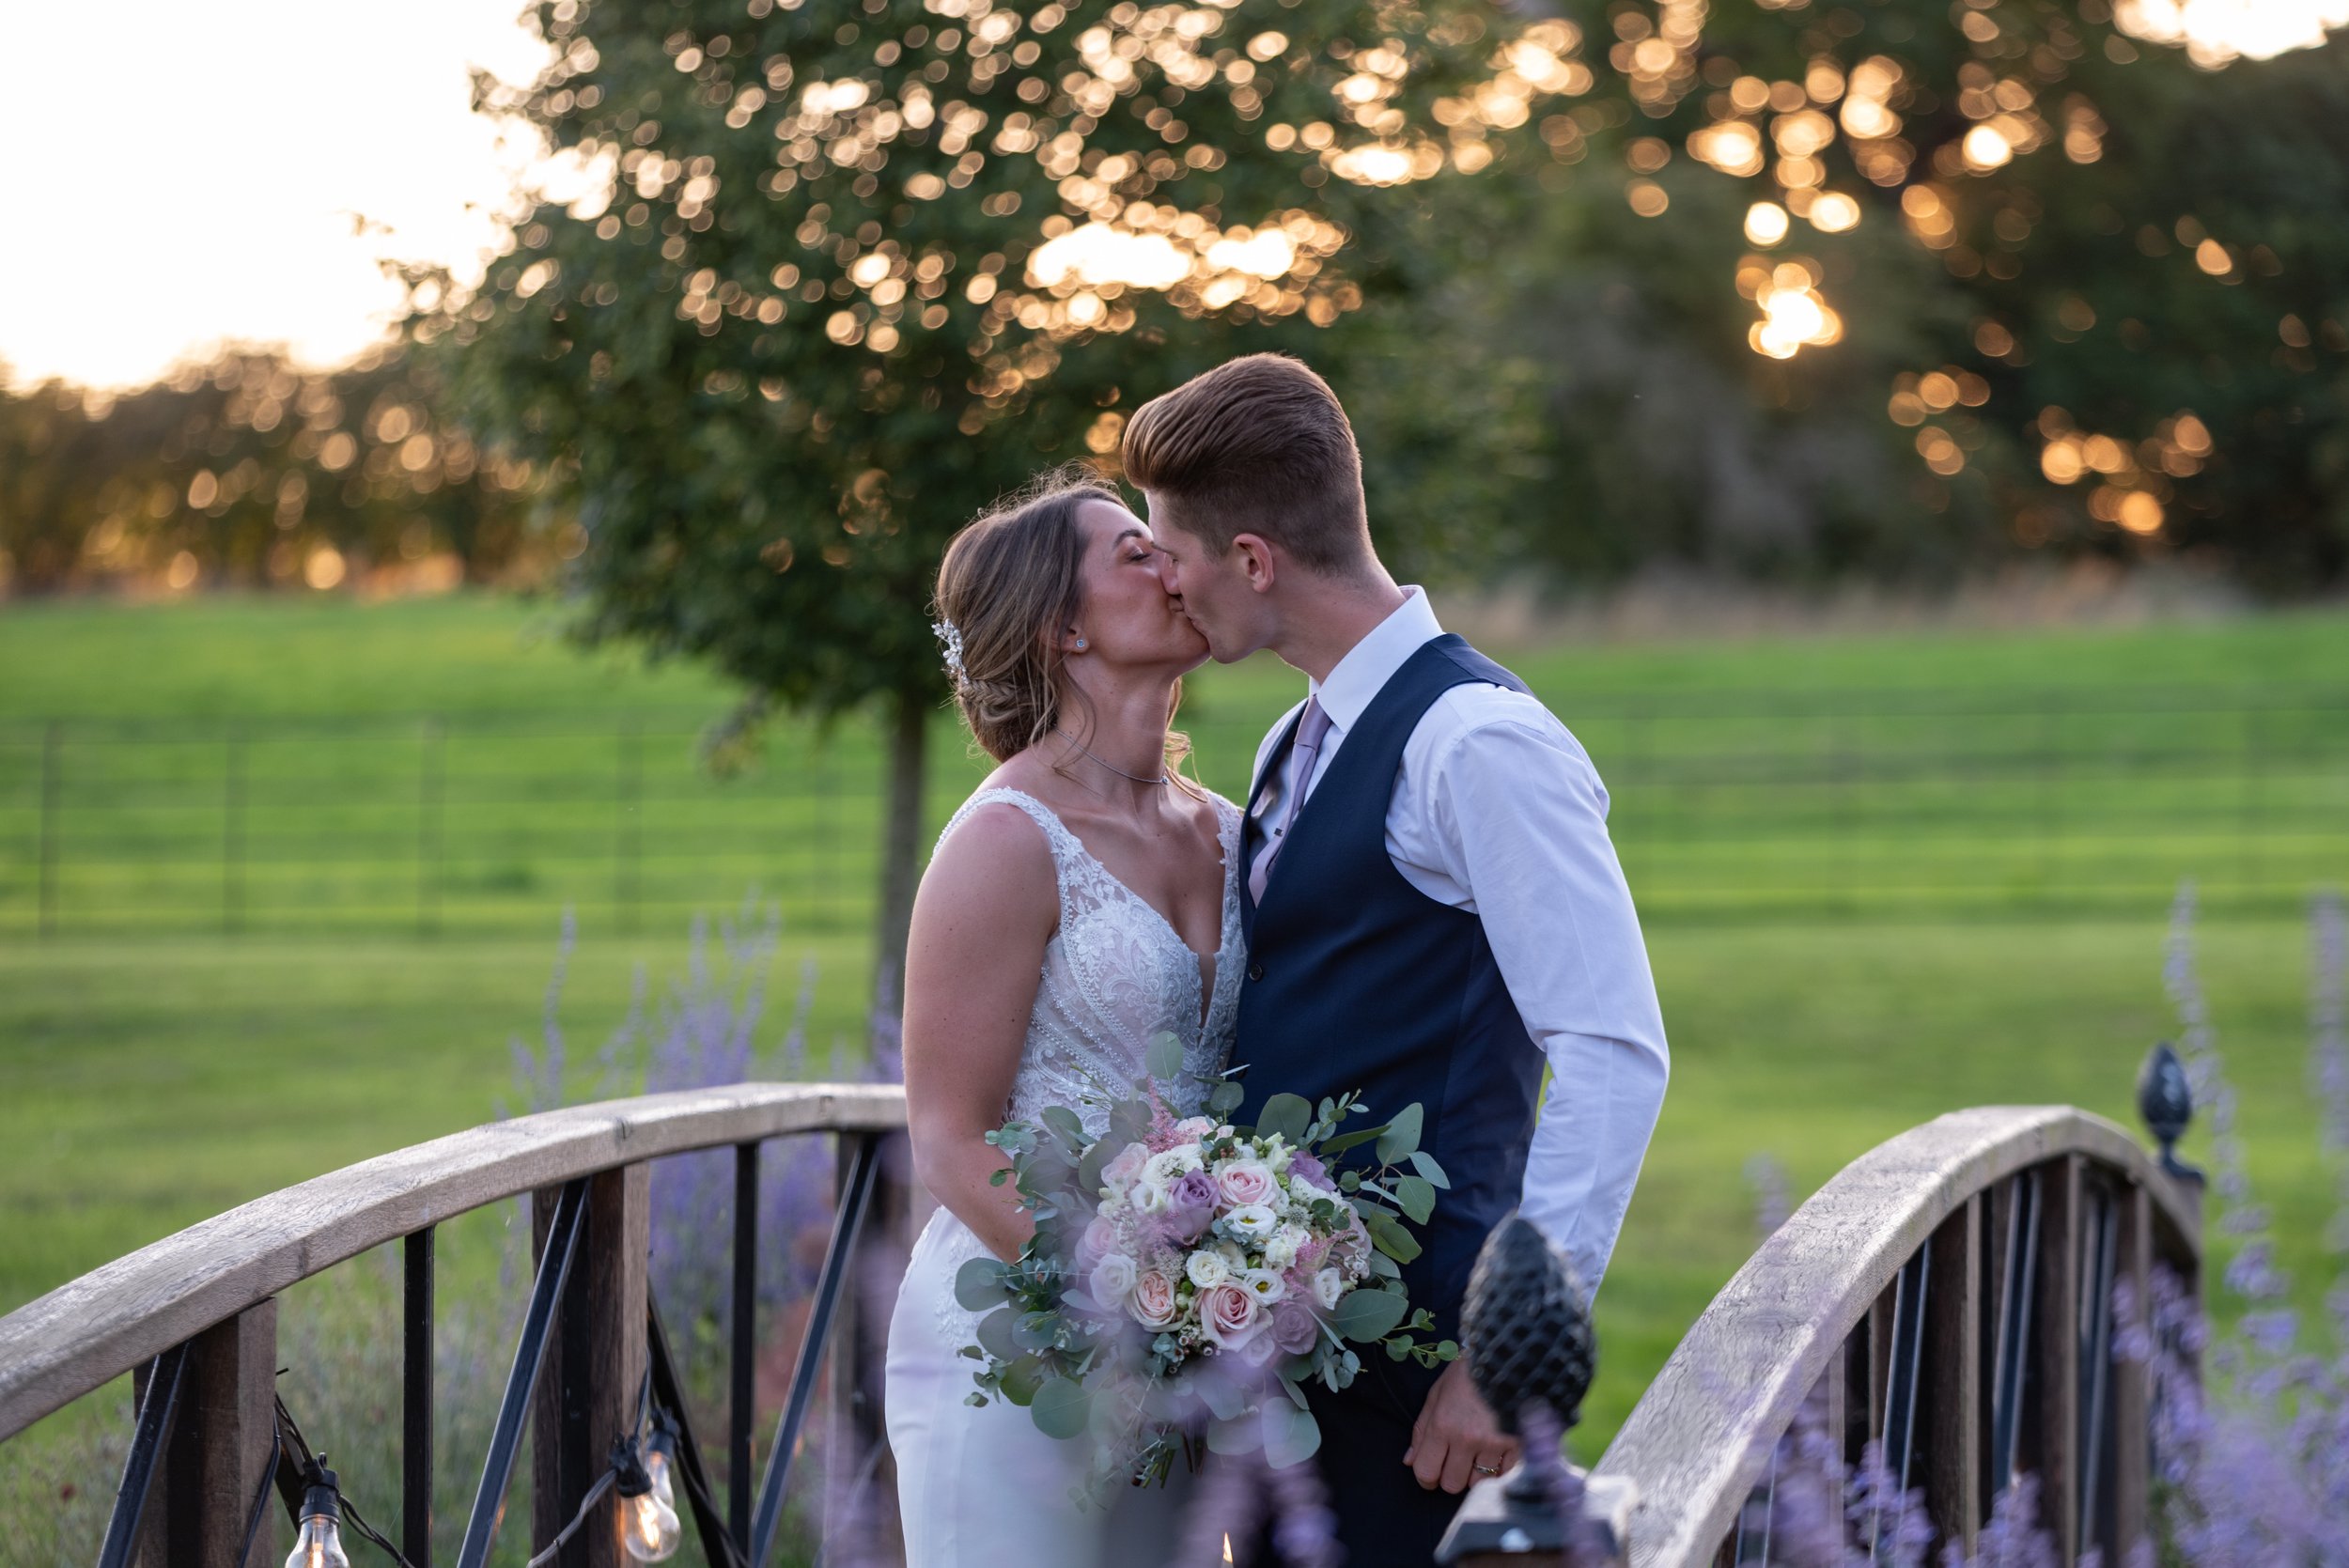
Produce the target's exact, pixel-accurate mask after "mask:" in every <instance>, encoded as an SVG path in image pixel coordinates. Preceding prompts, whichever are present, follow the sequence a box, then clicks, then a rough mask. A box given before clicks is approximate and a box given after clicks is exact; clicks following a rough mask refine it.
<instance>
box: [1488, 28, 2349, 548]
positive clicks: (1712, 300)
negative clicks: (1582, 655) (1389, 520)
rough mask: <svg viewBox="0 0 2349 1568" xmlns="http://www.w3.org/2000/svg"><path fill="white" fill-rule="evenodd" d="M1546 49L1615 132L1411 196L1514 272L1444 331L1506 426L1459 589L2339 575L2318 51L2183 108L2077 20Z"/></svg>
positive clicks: (2329, 226) (2332, 333)
mask: <svg viewBox="0 0 2349 1568" xmlns="http://www.w3.org/2000/svg"><path fill="white" fill-rule="evenodd" d="M1578 14H1579V15H1581V16H1583V19H1584V20H1585V21H1586V22H1588V23H1589V24H1590V25H1591V27H1592V28H1593V29H1594V31H1605V30H1611V31H1613V32H1615V33H1616V34H1618V35H1619V38H1618V44H1617V48H1616V49H1615V51H1614V53H1613V55H1612V57H1611V63H1613V64H1615V65H1617V66H1618V67H1619V68H1621V70H1622V72H1623V74H1622V78H1621V80H1622V86H1623V91H1622V93H1621V96H1619V97H1615V98H1612V99H1610V98H1609V97H1608V96H1606V95H1605V94H1598V95H1594V97H1593V98H1592V99H1591V100H1589V101H1583V102H1579V103H1578V104H1576V105H1575V106H1574V107H1572V108H1571V109H1570V110H1568V111H1567V112H1566V113H1565V114H1563V115H1561V116H1553V117H1552V118H1550V119H1548V120H1547V121H1545V122H1544V123H1543V125H1542V127H1541V130H1542V132H1543V135H1544V137H1545V139H1546V140H1547V141H1548V143H1549V144H1550V147H1551V150H1552V154H1553V157H1554V158H1555V160H1556V162H1555V164H1554V166H1553V167H1551V168H1549V169H1547V170H1543V171H1541V172H1540V174H1539V177H1538V178H1537V179H1534V180H1531V181H1528V180H1516V181H1510V182H1507V183H1503V184H1495V185H1490V186H1486V187H1481V188H1467V187H1458V188H1454V189H1451V190H1448V191H1447V192H1445V193H1444V198H1443V199H1445V200H1448V201H1478V202H1484V203H1487V204H1492V210H1489V211H1487V212H1486V214H1485V215H1484V216H1483V218H1482V220H1481V221H1482V222H1483V223H1485V224H1486V225H1488V226H1491V227H1493V228H1495V229H1497V230H1499V231H1501V232H1509V233H1516V234H1522V235H1524V236H1526V237H1527V240H1526V243H1525V244H1524V245H1522V246H1521V247H1512V248H1509V249H1507V250H1504V251H1502V252H1501V253H1500V254H1499V256H1497V258H1496V260H1497V265H1496V266H1495V268H1494V269H1493V271H1492V272H1491V274H1490V275H1489V277H1488V279H1487V283H1488V287H1486V288H1485V289H1483V290H1480V291H1477V292H1476V293H1474V294H1472V295H1469V296H1465V297H1464V298H1463V299H1462V300H1461V301H1460V302H1459V303H1462V304H1463V305H1464V307H1465V308H1464V310H1463V312H1462V314H1460V315H1459V316H1458V317H1456V318H1455V322H1454V324H1453V327H1452V334H1453V335H1455V336H1458V337H1465V338H1468V339H1470V340H1472V341H1474V342H1475V343H1477V344H1478V345H1479V346H1480V352H1479V354H1478V356H1477V357H1478V358H1479V359H1480V362H1482V363H1487V364H1503V363H1510V362H1512V361H1514V363H1515V364H1516V365H1517V366H1518V368H1519V371H1520V379H1521V380H1523V381H1524V382H1525V384H1526V385H1528V386H1529V387H1530V388H1532V396H1533V397H1534V398H1535V399H1536V403H1537V407H1538V415H1537V417H1536V418H1535V419H1534V420H1533V421H1532V424H1533V426H1534V427H1536V428H1537V429H1538V430H1539V431H1540V432H1541V440H1540V443H1539V447H1538V450H1537V452H1536V453H1535V454H1533V455H1532V462H1531V463H1530V464H1529V466H1530V467H1531V468H1532V470H1533V471H1534V472H1533V473H1532V475H1531V476H1530V477H1529V478H1528V480H1527V481H1526V482H1525V483H1524V485H1523V486H1522V487H1521V489H1520V491H1519V499H1518V503H1517V505H1515V506H1513V507H1510V508H1507V509H1506V510H1505V511H1504V512H1503V513H1502V514H1501V515H1502V516H1503V517H1504V518H1505V519H1507V520H1508V521H1507V522H1505V523H1504V525H1503V526H1502V527H1501V528H1500V529H1498V530H1495V531H1494V532H1493V533H1492V534H1491V535H1489V536H1486V538H1485V539H1484V540H1483V541H1482V542H1483V543H1484V544H1485V546H1486V549H1487V550H1488V551H1489V554H1487V555H1486V556H1485V557H1484V558H1485V559H1486V560H1488V561H1512V560H1515V561H1525V560H1529V559H1530V560H1534V561H1540V562H1545V563H1547V564H1548V567H1549V568H1550V570H1551V571H1552V572H1553V573H1557V574H1561V575H1564V576H1567V577H1570V578H1587V577H1589V576H1592V575H1601V576H1604V575H1611V574H1615V573H1619V572H1622V571H1625V570H1628V569H1631V568H1632V567H1637V566H1640V565H1642V564H1645V563H1648V562H1652V561H1656V560H1658V559H1664V560H1677V561H1682V562H1688V563H1694V564H1697V565H1700V566H1703V567H1710V568H1714V569H1719V570H1721V571H1723V572H1725V573H1735V574H1748V573H1752V572H1755V571H1762V572H1778V573H1788V572H1796V573H1816V574H1828V573H1847V572H1852V571H1865V572H1873V573H1876V574H1884V573H1888V572H1890V573H1894V574H1909V575H1912V576H1916V575H1922V576H1926V577H1942V576H1947V575H1950V574H1953V573H1955V572H1958V571H1961V570H1966V569H1979V568H1982V567H1987V566H1991V565H1994V564H1996V563H1998V562H1999V561H2002V560H2006V559H2010V558H2012V557H2013V556H2015V554H2017V553H2020V552H2024V551H2060V552H2063V553H2080V552H2092V553H2105V554H2113V555H2119V556H2124V557H2136V556H2141V555H2145V554H2148V553H2155V554H2158V553H2167V552H2180V551H2182V552H2186V553H2187V554H2189V555H2191V556H2194V557H2198V558H2201V559H2204V560H2207V561H2209V562H2211V563H2212V564H2214V565H2216V566H2217V567H2221V568H2223V569H2226V570H2229V571H2232V572H2233V573H2235V574H2237V575H2238V576H2240V577H2242V578H2244V579H2246V580H2248V581H2250V582H2255V583H2257V584H2259V585H2261V586H2263V587H2266V588H2268V589H2269V590H2271V591H2282V592H2290V591H2295V590H2299V591H2306V590H2309V589H2313V588H2318V587H2322V586H2324V585H2326V584H2328V583H2332V582H2339V581H2340V580H2341V576H2342V574H2343V573H2344V571H2345V570H2349V488H2344V485H2343V483H2342V481H2343V478H2344V476H2345V475H2344V468H2349V359H2344V358H2343V355H2344V354H2349V331H2344V326H2343V323H2344V322H2349V48H2344V47H2343V45H2341V43H2339V42H2336V43H2334V44H2332V45H2329V46H2327V47H2326V48H2322V49H2312V50H2305V51H2300V52H2296V53H2293V54H2286V55H2283V56H2280V57H2278V58H2276V59H2273V60H2266V61H2242V62H2237V63H2235V64H2232V66H2230V67H2228V68H2227V69H2225V70H2217V71H2214V70H2209V69H2206V67H2207V64H2208V62H2204V63H2201V64H2198V63H2196V62H2193V61H2190V60H2189V59H2188V57H2187V55H2186V52H2185V51H2183V50H2180V49H2178V48H2174V47H2170V46H2167V45H2164V44H2160V43H2155V42H2152V41H2149V40H2147V39H2141V38H2138V39H2133V38H2132V37H2130V36H2129V35H2128V34H2126V33H2124V32H2123V31H2121V30H2118V29H2116V28H2115V27H2114V26H2113V25H2111V19H2110V17H2109V16H2108V13H2106V12H2105V11H2104V10H2103V9H2102V8H2100V7H2099V6H2098V5H2097V4H2096V3H2095V0H2086V3H2084V4H2081V5H2078V6H2077V7H2074V6H2059V5H2053V4H2046V3H2037V0H1991V3H1990V4H1986V5H1981V6H1971V5H1968V6H1962V7H1960V8H1958V10H1957V12H1956V13H1955V24H1954V25H1953V24H1952V16H1951V14H1950V13H1949V12H1948V11H1947V10H1946V9H1945V8H1943V7H1941V6H1939V5H1937V4H1926V3H1925V0H1879V3H1876V4H1871V5H1864V6H1862V5H1854V6H1843V7H1829V6H1826V5H1822V4H1817V3H1812V4H1809V5H1803V6H1780V7H1770V6H1757V7H1752V8H1747V7H1738V8H1720V9H1719V10H1718V11H1715V12H1711V13H1708V12H1706V11H1704V10H1703V8H1700V7H1695V6H1691V5H1688V4H1681V3H1676V0H1674V3H1667V4H1665V5H1663V6H1662V7H1660V8H1656V9H1653V10H1651V9H1649V8H1644V7H1630V6H1625V5H1612V6H1607V7H1604V8H1601V7H1596V6H1593V7H1590V8H1587V10H1586V11H1585V12H1580V13H1578ZM1641 51H1646V52H1647V53H1646V55H1645V59H1644V63H1643V62H1642V58H1641ZM1806 214H1808V215H1809V216H1806ZM1780 231H1782V237H1781V233H1780ZM1806 318H1807V319H1808V321H1809V322H1810V323H1811V324H1812V326H1814V327H1815V328H1816V329H1818V330H1817V331H1816V332H1815V334H1814V335H1813V337H1812V340H1810V341H1802V340H1801V339H1800V338H1798V337H1790V338H1789V339H1787V340H1785V341H1769V342H1765V341H1764V338H1765V335H1766V333H1767V331H1768V326H1767V324H1768V323H1770V322H1772V321H1780V322H1797V323H1798V322H1801V321H1803V320H1804V319H1806ZM1780 356H1782V357H1780Z"/></svg>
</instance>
